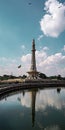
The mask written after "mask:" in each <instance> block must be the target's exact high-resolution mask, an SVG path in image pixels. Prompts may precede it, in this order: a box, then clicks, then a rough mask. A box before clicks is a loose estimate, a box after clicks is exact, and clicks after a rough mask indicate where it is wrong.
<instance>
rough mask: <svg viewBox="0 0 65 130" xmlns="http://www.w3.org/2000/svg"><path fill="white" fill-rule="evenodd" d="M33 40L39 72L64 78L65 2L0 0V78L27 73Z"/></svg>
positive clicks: (50, 0) (52, 0) (53, 0)
mask: <svg viewBox="0 0 65 130" xmlns="http://www.w3.org/2000/svg"><path fill="white" fill-rule="evenodd" d="M29 3H31V4H29ZM33 38H34V39H35V42H36V50H37V52H36V59H37V68H38V70H39V71H42V72H43V73H45V74H47V75H58V74H61V75H62V76H65V3H64V0H62V1H61V0H6V1H5V0H0V75H3V74H11V73H13V75H23V74H25V73H26V72H27V71H28V69H29V68H30V57H31V43H32V39H33ZM19 64H21V65H22V68H20V69H18V68H17V66H18V65H19Z"/></svg>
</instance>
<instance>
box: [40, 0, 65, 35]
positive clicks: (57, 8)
mask: <svg viewBox="0 0 65 130" xmlns="http://www.w3.org/2000/svg"><path fill="white" fill-rule="evenodd" d="M44 10H45V11H46V14H45V15H44V16H43V18H42V19H41V20H40V26H41V30H42V32H43V33H44V34H45V35H46V36H51V37H58V36H59V35H60V34H61V33H62V32H63V31H64V30H65V4H64V3H60V2H59V1H58V0H47V1H46V2H45V7H44Z"/></svg>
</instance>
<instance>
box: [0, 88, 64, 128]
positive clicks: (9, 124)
mask: <svg viewBox="0 0 65 130" xmlns="http://www.w3.org/2000/svg"><path fill="white" fill-rule="evenodd" d="M27 129H28V130H33V129H34V130H65V89H64V88H61V91H59V90H57V89H56V88H54V89H51V88H50V89H42V90H40V89H36V90H29V91H25V90H24V91H21V92H18V93H15V94H14V95H10V96H8V97H7V96H6V97H5V98H4V99H0V130H27Z"/></svg>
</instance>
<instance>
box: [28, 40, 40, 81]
mask: <svg viewBox="0 0 65 130" xmlns="http://www.w3.org/2000/svg"><path fill="white" fill-rule="evenodd" d="M31 51H32V55H31V68H30V71H28V72H27V73H28V74H29V78H30V79H37V77H38V72H37V69H36V59H35V51H36V49H35V40H34V39H33V41H32V50H31Z"/></svg>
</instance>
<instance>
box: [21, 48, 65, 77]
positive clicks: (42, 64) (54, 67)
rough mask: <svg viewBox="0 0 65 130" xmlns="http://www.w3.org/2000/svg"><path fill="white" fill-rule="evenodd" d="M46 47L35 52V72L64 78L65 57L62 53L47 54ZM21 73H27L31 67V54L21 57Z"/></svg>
mask: <svg viewBox="0 0 65 130" xmlns="http://www.w3.org/2000/svg"><path fill="white" fill-rule="evenodd" d="M47 49H48V48H47V47H44V48H43V49H41V50H40V51H36V65H37V70H38V71H40V72H43V73H45V74H46V75H47V76H49V75H58V74H60V75H62V76H65V55H62V53H55V54H54V55H49V56H48V54H47V51H46V50H47ZM21 61H22V66H23V67H24V70H23V72H25V71H26V72H27V71H28V70H29V69H30V65H31V54H27V55H24V56H22V57H21Z"/></svg>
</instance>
